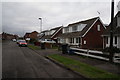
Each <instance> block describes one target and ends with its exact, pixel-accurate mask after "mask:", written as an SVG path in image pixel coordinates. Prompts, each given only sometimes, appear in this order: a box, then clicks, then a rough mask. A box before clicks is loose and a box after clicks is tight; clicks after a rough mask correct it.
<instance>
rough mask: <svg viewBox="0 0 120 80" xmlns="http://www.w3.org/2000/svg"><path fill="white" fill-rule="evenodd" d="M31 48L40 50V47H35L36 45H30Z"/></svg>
mask: <svg viewBox="0 0 120 80" xmlns="http://www.w3.org/2000/svg"><path fill="white" fill-rule="evenodd" d="M28 47H29V48H31V49H33V50H40V49H41V48H40V46H34V45H28Z"/></svg>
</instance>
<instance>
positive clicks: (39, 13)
mask: <svg viewBox="0 0 120 80" xmlns="http://www.w3.org/2000/svg"><path fill="white" fill-rule="evenodd" d="M21 1H22V0H21ZM24 1H25V0H24ZM24 1H23V2H17V0H16V1H15V0H13V2H10V1H9V0H5V1H4V2H3V1H2V28H3V29H2V30H3V31H4V32H8V33H13V34H18V35H20V36H22V35H23V34H25V33H26V32H32V31H38V32H40V20H39V19H38V18H39V17H41V18H42V20H43V21H42V28H43V30H47V29H51V28H54V27H59V26H61V25H63V26H67V25H68V24H70V23H74V22H77V21H82V20H86V19H89V18H93V17H97V16H99V17H100V18H101V20H102V21H103V23H104V24H109V23H110V11H111V10H110V7H111V3H110V1H111V0H108V1H106V2H104V1H101V2H95V1H92V2H89V0H85V1H83V0H81V1H80V0H79V1H77V0H75V1H72V0H70V1H60V0H57V1H55V0H54V1H53V0H52V1H51V2H48V1H46V0H45V1H44V2H36V1H32V0H31V2H29V1H30V0H29V1H28V0H27V1H26V2H24ZM118 1H120V0H115V14H116V12H117V11H118V10H117V3H118ZM97 11H98V12H100V14H98V12H97Z"/></svg>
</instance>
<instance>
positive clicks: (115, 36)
mask: <svg viewBox="0 0 120 80" xmlns="http://www.w3.org/2000/svg"><path fill="white" fill-rule="evenodd" d="M115 44H117V36H115Z"/></svg>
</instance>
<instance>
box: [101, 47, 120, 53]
mask: <svg viewBox="0 0 120 80" xmlns="http://www.w3.org/2000/svg"><path fill="white" fill-rule="evenodd" d="M110 51H112V52H114V53H120V49H119V48H117V47H113V48H112V50H111V49H110V47H107V48H105V49H103V52H110Z"/></svg>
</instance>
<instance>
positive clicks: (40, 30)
mask: <svg viewBox="0 0 120 80" xmlns="http://www.w3.org/2000/svg"><path fill="white" fill-rule="evenodd" d="M39 20H40V32H42V18H39Z"/></svg>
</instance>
